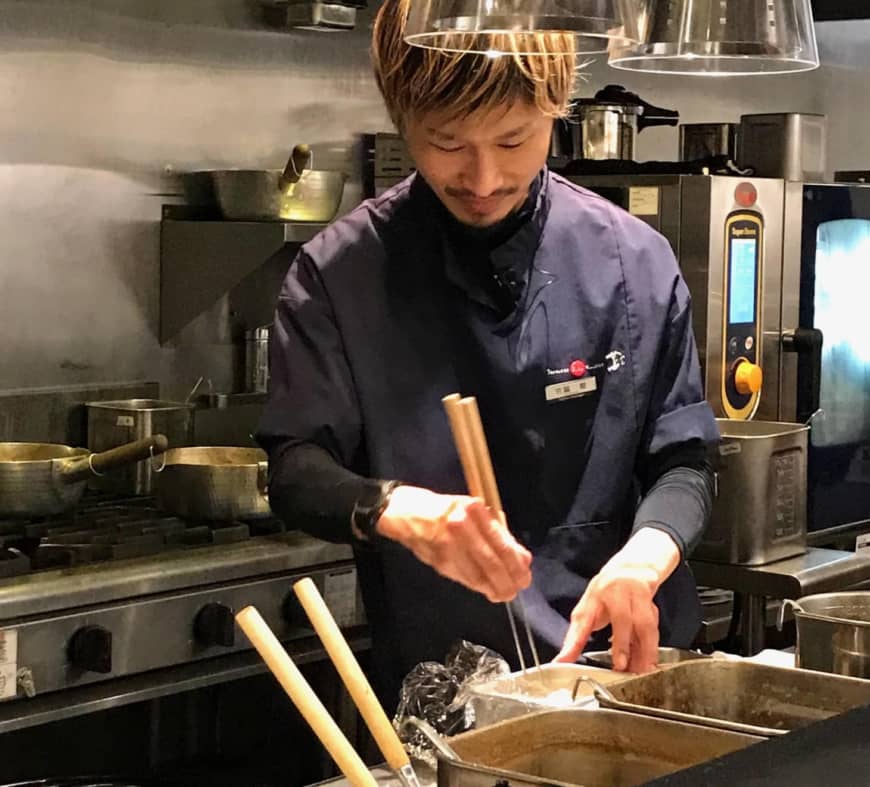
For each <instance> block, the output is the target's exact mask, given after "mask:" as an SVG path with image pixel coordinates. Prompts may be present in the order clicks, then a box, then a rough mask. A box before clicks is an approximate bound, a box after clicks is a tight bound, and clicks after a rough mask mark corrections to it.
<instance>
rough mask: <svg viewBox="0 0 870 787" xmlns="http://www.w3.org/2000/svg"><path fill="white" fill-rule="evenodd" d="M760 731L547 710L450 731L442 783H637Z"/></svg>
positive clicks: (514, 786) (444, 786) (478, 786)
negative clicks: (469, 729) (450, 750)
mask: <svg viewBox="0 0 870 787" xmlns="http://www.w3.org/2000/svg"><path fill="white" fill-rule="evenodd" d="M760 740H762V739H761V738H757V737H752V736H748V735H742V734H740V733H736V732H727V731H725V730H714V729H709V728H706V729H705V728H702V727H697V726H692V725H688V724H681V723H679V722H673V721H665V720H662V719H651V718H648V717H644V716H637V715H632V714H627V713H618V712H616V711H609V710H582V709H581V710H576V709H575V710H557V711H544V712H541V713H533V714H529V715H526V716H521V717H518V718H515V719H510V720H508V721H504V722H500V723H499V724H495V725H493V726H491V727H486V728H485V729H481V730H475V731H473V732H467V733H464V734H462V735H457V736H456V737H455V738H451V740H450V745H451V746H452V747H453V749H454V751H455V752H456V753H457V754H458V755H459V757H460V758H461V760H460V761H448V760H446V759H439V761H438V785H439V787H492V785H493V784H494V783H498V782H499V781H501V780H506V781H508V782H509V784H510V785H511V787H519V786H520V785H542V784H547V785H583V787H634V785H638V784H644V783H646V782H648V781H650V780H652V779H655V778H658V777H660V776H664V775H665V774H668V773H673V772H674V771H679V770H682V769H683V768H688V767H691V766H692V765H697V764H699V763H702V762H706V761H707V760H712V759H714V758H716V757H721V756H723V755H725V754H729V753H730V752H733V751H737V750H738V749H743V748H746V747H747V746H750V745H752V744H753V743H757V742H758V741H760Z"/></svg>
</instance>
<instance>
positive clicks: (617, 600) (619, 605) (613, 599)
mask: <svg viewBox="0 0 870 787" xmlns="http://www.w3.org/2000/svg"><path fill="white" fill-rule="evenodd" d="M606 607H607V611H608V613H609V617H610V625H611V627H612V628H613V637H612V640H611V646H610V647H611V651H612V652H613V668H614V669H615V670H617V671H619V672H622V671H623V670H626V669H628V665H629V661H630V657H631V652H632V647H631V646H632V640H633V635H634V617H633V614H632V611H633V610H632V599H631V596H630V595H629V594H627V593H611V594H609V596H608V598H607V601H606Z"/></svg>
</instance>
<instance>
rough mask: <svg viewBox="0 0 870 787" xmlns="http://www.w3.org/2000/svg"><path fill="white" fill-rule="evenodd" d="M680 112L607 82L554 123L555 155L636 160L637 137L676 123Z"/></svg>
mask: <svg viewBox="0 0 870 787" xmlns="http://www.w3.org/2000/svg"><path fill="white" fill-rule="evenodd" d="M679 119H680V113H679V112H677V111H675V110H672V109H662V108H661V107H655V106H653V105H652V104H649V103H647V102H646V101H644V100H642V99H641V98H640V97H639V96H638V95H637V94H635V93H630V92H629V91H627V90H626V89H625V88H624V87H622V86H621V85H607V86H606V87H604V88H602V89H601V90H599V91H598V92H597V93H596V94H595V96H594V97H593V98H581V99H578V100H576V101H573V102H572V103H571V109H570V114H569V116H568V117H567V118H565V119H563V120H559V121H557V122H556V124H555V125H554V127H553V142H552V145H551V151H550V153H551V155H552V156H553V157H555V158H563V159H567V160H568V161H575V160H577V159H586V160H590V161H600V160H607V159H621V160H624V161H633V160H634V156H635V138H636V136H637V134H638V133H639V132H641V131H643V130H644V129H645V128H648V127H650V126H676V125H677V124H678V123H679Z"/></svg>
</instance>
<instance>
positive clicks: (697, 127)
mask: <svg viewBox="0 0 870 787" xmlns="http://www.w3.org/2000/svg"><path fill="white" fill-rule="evenodd" d="M737 129H738V125H737V123H683V124H681V125H680V161H697V160H699V159H706V158H710V157H711V156H727V157H728V158H729V159H731V160H732V161H736V160H737Z"/></svg>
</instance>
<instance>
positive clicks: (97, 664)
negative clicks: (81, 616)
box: [66, 626, 112, 673]
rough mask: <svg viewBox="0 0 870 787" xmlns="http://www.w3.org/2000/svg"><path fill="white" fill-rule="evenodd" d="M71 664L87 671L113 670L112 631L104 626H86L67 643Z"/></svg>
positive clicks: (105, 671)
mask: <svg viewBox="0 0 870 787" xmlns="http://www.w3.org/2000/svg"><path fill="white" fill-rule="evenodd" d="M66 655H67V658H68V659H69V662H70V664H72V665H73V666H74V667H76V668H77V669H80V670H84V671H85V672H101V673H107V672H111V671H112V632H111V631H109V630H108V629H104V628H103V627H102V626H84V627H83V628H80V629H79V630H78V631H76V632H75V633H74V634H73V635H72V637H71V638H70V641H69V644H68V645H67V653H66Z"/></svg>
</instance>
